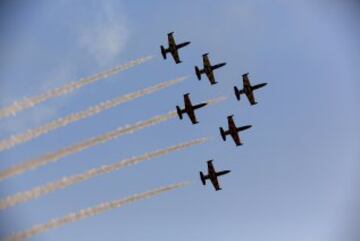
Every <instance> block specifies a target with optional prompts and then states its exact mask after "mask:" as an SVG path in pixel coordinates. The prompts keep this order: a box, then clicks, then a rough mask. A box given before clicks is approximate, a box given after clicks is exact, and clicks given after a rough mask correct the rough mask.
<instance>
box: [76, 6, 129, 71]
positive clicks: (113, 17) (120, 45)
mask: <svg viewBox="0 0 360 241" xmlns="http://www.w3.org/2000/svg"><path fill="white" fill-rule="evenodd" d="M97 7H98V9H97V15H96V16H94V20H93V21H90V22H87V23H86V24H83V25H81V26H79V31H78V32H79V36H78V44H79V45H80V47H81V48H83V49H85V50H86V51H87V52H88V53H89V54H90V55H91V56H93V57H94V58H95V59H96V61H97V62H98V64H99V65H104V64H107V63H108V62H110V61H112V60H113V59H114V58H115V57H116V56H118V55H119V54H121V52H122V51H123V50H124V48H125V47H126V44H127V42H128V39H129V35H130V31H129V28H128V25H127V18H126V16H125V15H124V14H123V13H121V10H120V8H119V6H118V5H117V4H115V3H112V2H104V3H102V4H101V5H99V6H97ZM119 11H120V12H119Z"/></svg>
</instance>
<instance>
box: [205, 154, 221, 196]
mask: <svg viewBox="0 0 360 241" xmlns="http://www.w3.org/2000/svg"><path fill="white" fill-rule="evenodd" d="M207 165H208V175H209V177H210V181H211V183H212V185H213V186H214V188H215V190H216V191H218V190H220V189H221V188H220V185H219V181H218V178H217V176H216V171H215V168H214V166H213V164H212V161H208V162H207Z"/></svg>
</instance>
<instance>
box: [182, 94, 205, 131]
mask: <svg viewBox="0 0 360 241" xmlns="http://www.w3.org/2000/svg"><path fill="white" fill-rule="evenodd" d="M189 95H190V94H189V93H186V94H185V95H184V105H185V107H184V109H180V107H179V106H178V105H177V106H176V111H177V114H178V116H179V118H180V120H182V118H183V114H185V113H186V114H188V116H189V118H190V120H191V123H193V124H196V123H199V122H198V121H197V119H196V116H195V110H196V109H199V108H201V107H204V106H205V105H207V103H200V104H198V105H192V104H191V100H190V97H189Z"/></svg>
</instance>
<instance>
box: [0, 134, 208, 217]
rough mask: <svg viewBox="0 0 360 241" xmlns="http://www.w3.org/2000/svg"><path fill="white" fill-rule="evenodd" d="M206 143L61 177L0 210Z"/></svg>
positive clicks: (184, 145)
mask: <svg viewBox="0 0 360 241" xmlns="http://www.w3.org/2000/svg"><path fill="white" fill-rule="evenodd" d="M206 141H208V139H207V138H200V139H195V140H192V141H188V142H185V143H181V144H178V145H174V146H170V147H168V148H165V149H161V150H157V151H152V152H148V153H145V154H144V155H142V156H136V157H132V158H129V159H125V160H120V161H117V162H115V163H114V164H111V165H103V166H101V167H98V168H93V169H90V170H88V171H85V172H83V173H81V174H78V175H73V176H70V177H63V178H62V179H60V180H58V181H55V182H51V183H48V184H45V185H42V186H38V187H35V188H33V189H31V190H28V191H25V192H20V193H17V194H15V195H13V196H8V197H6V198H4V199H2V200H0V210H1V209H6V208H9V207H11V206H14V205H16V204H19V203H23V202H26V201H30V200H32V199H35V198H38V197H40V196H43V195H45V194H47V193H49V192H54V191H56V190H59V189H63V188H65V187H68V186H71V185H74V184H77V183H79V182H82V181H85V180H87V179H90V178H93V177H96V176H99V175H104V174H107V173H110V172H114V171H117V170H119V169H122V168H125V167H127V166H130V165H135V164H138V163H140V162H143V161H146V160H150V159H153V158H156V157H160V156H163V155H167V154H170V153H172V152H175V151H180V150H185V149H187V148H190V147H192V146H194V145H199V144H203V143H205V142H206Z"/></svg>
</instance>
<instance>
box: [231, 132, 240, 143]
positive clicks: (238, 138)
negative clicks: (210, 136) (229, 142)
mask: <svg viewBox="0 0 360 241" xmlns="http://www.w3.org/2000/svg"><path fill="white" fill-rule="evenodd" d="M231 137H232V138H233V140H234V142H235V144H236V145H237V146H240V145H241V141H240V137H239V133H238V132H232V133H231Z"/></svg>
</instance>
